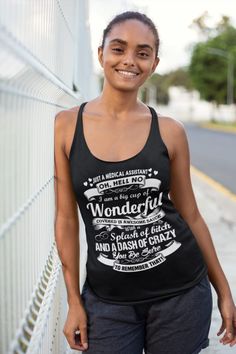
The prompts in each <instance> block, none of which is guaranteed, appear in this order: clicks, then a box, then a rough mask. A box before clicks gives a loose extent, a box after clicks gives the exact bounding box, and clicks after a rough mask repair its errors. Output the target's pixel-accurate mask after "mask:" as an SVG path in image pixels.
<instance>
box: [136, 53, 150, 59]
mask: <svg viewBox="0 0 236 354" xmlns="http://www.w3.org/2000/svg"><path fill="white" fill-rule="evenodd" d="M138 55H139V56H140V57H142V58H147V57H149V54H148V53H146V52H139V53H138Z"/></svg>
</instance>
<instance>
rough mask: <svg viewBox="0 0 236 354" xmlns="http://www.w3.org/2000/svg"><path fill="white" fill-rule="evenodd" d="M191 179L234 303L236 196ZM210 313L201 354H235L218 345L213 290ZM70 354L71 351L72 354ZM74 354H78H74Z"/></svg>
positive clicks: (198, 175)
mask: <svg viewBox="0 0 236 354" xmlns="http://www.w3.org/2000/svg"><path fill="white" fill-rule="evenodd" d="M191 178H192V184H193V189H194V193H195V197H196V200H197V204H198V207H199V209H200V212H201V214H202V216H203V218H204V220H205V222H206V224H207V225H208V228H209V230H210V233H211V236H212V239H213V243H214V246H215V249H216V252H217V255H218V258H219V260H220V263H221V266H222V268H223V271H224V273H225V275H226V277H227V279H228V281H229V284H230V287H231V291H232V294H233V297H234V301H235V302H236V266H235V264H236V195H235V194H233V193H231V192H230V191H228V190H227V189H225V188H224V187H222V186H221V185H220V184H219V183H216V182H215V181H214V180H212V179H211V178H210V177H208V176H206V175H204V174H203V173H202V172H200V171H198V170H197V169H196V168H194V167H192V168H191ZM80 226H81V233H80V235H81V259H80V260H81V273H82V274H81V279H80V280H81V285H82V283H83V281H84V278H85V261H86V259H85V254H86V241H85V232H84V225H83V222H82V219H81V220H80ZM212 294H213V313H212V323H211V328H210V334H209V338H210V346H209V347H208V348H206V349H204V350H202V351H201V353H203V354H226V353H231V354H234V353H236V346H234V347H232V348H230V347H229V346H228V345H227V346H224V345H223V344H221V343H220V342H219V339H220V338H219V337H218V336H217V334H216V333H217V332H218V330H219V328H220V326H221V317H220V312H219V310H218V307H217V297H216V293H215V290H214V288H213V287H212ZM72 352H73V353H74V351H72ZM76 353H78V352H76ZM173 354H174V353H173Z"/></svg>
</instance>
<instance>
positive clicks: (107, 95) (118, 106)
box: [99, 83, 140, 115]
mask: <svg viewBox="0 0 236 354" xmlns="http://www.w3.org/2000/svg"><path fill="white" fill-rule="evenodd" d="M137 94H138V92H137V91H130V92H129V91H118V90H114V89H113V88H112V87H110V86H109V87H108V85H106V83H105V84H104V87H103V91H102V93H101V95H100V99H99V100H100V102H101V104H102V105H103V106H104V107H106V111H108V112H109V113H110V114H112V115H120V114H122V113H126V112H129V111H132V110H135V109H137V106H138V105H139V104H140V103H139V101H138V98H137Z"/></svg>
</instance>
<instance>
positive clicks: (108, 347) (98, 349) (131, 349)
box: [81, 283, 145, 354]
mask: <svg viewBox="0 0 236 354" xmlns="http://www.w3.org/2000/svg"><path fill="white" fill-rule="evenodd" d="M81 295H82V299H83V302H84V307H85V310H86V313H87V317H88V345H89V348H88V350H86V354H100V353H102V354H111V353H113V354H142V352H143V347H144V329H145V321H144V319H142V318H140V316H139V315H138V313H137V312H136V311H135V307H134V306H129V305H116V304H109V303H105V302H102V301H100V300H99V299H98V298H97V297H96V296H95V295H94V294H93V292H92V291H91V289H90V288H89V286H88V285H87V283H85V285H84V287H83V290H82V294H81Z"/></svg>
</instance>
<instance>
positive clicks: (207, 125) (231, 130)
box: [199, 123, 236, 134]
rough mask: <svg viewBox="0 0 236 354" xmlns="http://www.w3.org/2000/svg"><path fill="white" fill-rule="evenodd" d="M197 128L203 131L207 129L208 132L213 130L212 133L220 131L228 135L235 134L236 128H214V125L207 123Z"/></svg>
mask: <svg viewBox="0 0 236 354" xmlns="http://www.w3.org/2000/svg"><path fill="white" fill-rule="evenodd" d="M199 126H200V127H201V128H203V129H208V130H213V131H220V132H224V133H230V134H236V128H233V127H226V126H225V127H223V126H216V125H214V124H210V123H209V124H207V123H201V124H199Z"/></svg>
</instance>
